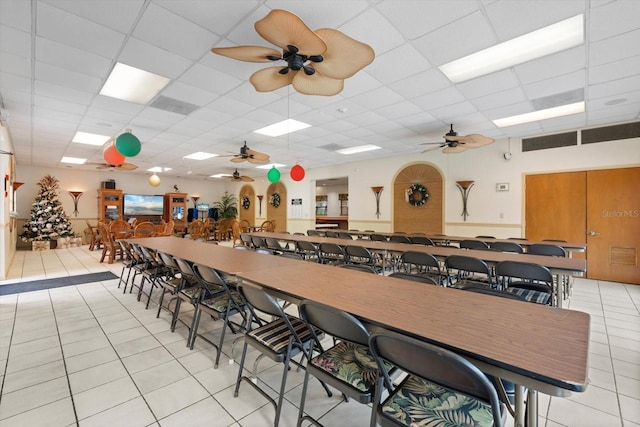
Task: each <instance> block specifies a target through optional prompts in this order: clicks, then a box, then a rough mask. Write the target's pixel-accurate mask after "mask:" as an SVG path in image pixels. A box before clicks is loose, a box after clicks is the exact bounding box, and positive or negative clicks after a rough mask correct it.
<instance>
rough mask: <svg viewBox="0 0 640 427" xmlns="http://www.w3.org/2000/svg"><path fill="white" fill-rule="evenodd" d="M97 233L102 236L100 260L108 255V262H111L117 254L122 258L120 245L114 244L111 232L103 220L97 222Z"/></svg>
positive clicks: (102, 260)
mask: <svg viewBox="0 0 640 427" xmlns="http://www.w3.org/2000/svg"><path fill="white" fill-rule="evenodd" d="M98 233H99V234H100V235H101V236H102V255H100V262H104V259H105V258H107V257H108V258H107V259H108V263H109V264H113V260H114V259H115V257H116V256H117V255H119V256H120V259H121V260H122V259H123V258H124V254H123V253H122V249H121V248H120V245H118V246H116V244H115V239H114V238H113V234H111V231H110V230H109V229H108V228H107V226H106V225H105V224H104V223H103V222H99V223H98Z"/></svg>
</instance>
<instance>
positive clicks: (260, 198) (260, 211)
mask: <svg viewBox="0 0 640 427" xmlns="http://www.w3.org/2000/svg"><path fill="white" fill-rule="evenodd" d="M257 197H258V202H259V203H258V206H259V211H258V215H260V216H262V199H263V198H264V196H263V195H262V194H260V195H258V196H257Z"/></svg>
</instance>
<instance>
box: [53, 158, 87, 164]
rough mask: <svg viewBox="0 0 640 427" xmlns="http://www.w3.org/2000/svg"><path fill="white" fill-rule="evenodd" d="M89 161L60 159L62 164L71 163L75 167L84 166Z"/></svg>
mask: <svg viewBox="0 0 640 427" xmlns="http://www.w3.org/2000/svg"><path fill="white" fill-rule="evenodd" d="M86 161H87V159H80V158H78V157H63V158H62V159H60V163H71V164H74V165H83V164H84V162H86Z"/></svg>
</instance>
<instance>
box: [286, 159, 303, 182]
mask: <svg viewBox="0 0 640 427" xmlns="http://www.w3.org/2000/svg"><path fill="white" fill-rule="evenodd" d="M289 176H290V177H291V179H292V180H294V181H302V180H303V179H304V168H303V167H302V166H300V165H299V164H297V163H296V164H295V165H294V166H293V167H292V168H291V170H290V171H289Z"/></svg>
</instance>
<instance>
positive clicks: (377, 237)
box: [369, 233, 388, 242]
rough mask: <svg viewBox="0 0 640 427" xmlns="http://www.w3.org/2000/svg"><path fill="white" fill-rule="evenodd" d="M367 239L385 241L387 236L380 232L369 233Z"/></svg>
mask: <svg viewBox="0 0 640 427" xmlns="http://www.w3.org/2000/svg"><path fill="white" fill-rule="evenodd" d="M369 240H373V241H374V242H387V241H388V240H387V237H386V236H383V235H382V234H375V233H374V234H370V235H369Z"/></svg>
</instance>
